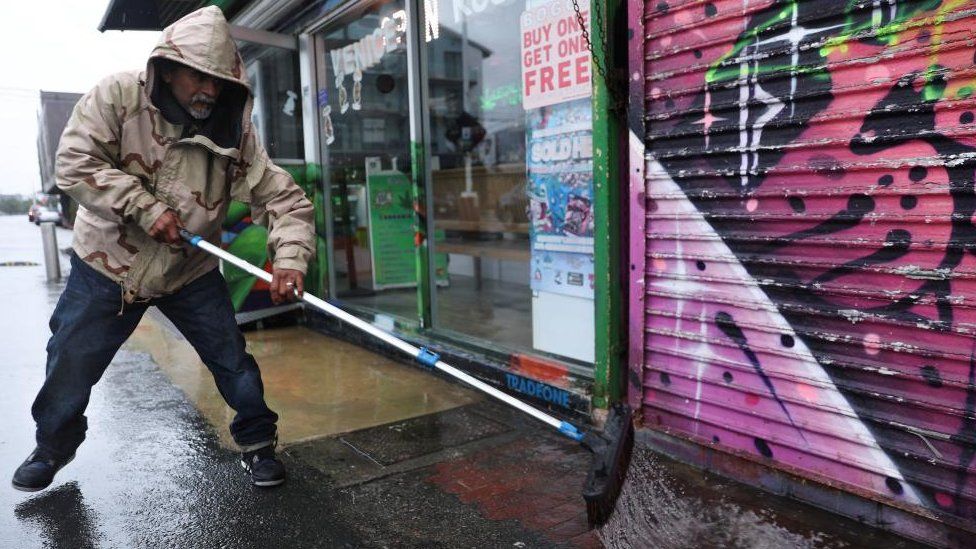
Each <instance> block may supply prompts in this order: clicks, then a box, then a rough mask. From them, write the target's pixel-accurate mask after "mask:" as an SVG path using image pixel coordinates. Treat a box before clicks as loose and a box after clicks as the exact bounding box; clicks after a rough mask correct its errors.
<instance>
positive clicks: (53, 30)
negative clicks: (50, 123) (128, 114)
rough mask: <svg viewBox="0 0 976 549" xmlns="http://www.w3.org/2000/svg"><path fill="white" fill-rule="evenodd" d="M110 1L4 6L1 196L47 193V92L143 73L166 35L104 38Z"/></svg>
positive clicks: (46, 0)
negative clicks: (43, 171)
mask: <svg viewBox="0 0 976 549" xmlns="http://www.w3.org/2000/svg"><path fill="white" fill-rule="evenodd" d="M108 3H109V0H32V1H30V2H20V1H18V2H11V1H9V0H3V1H2V2H0V194H31V193H33V192H35V191H39V190H40V188H41V180H40V176H39V175H38V167H37V145H36V141H37V110H38V104H39V101H38V93H39V90H42V89H43V90H45V91H60V92H79V93H84V92H86V91H88V90H89V89H91V87H92V86H94V85H95V83H97V82H98V81H99V80H100V79H101V78H102V77H103V76H106V75H108V74H111V73H113V72H117V71H121V70H129V69H140V68H143V67H144V66H145V64H146V59H147V58H148V56H149V52H150V51H151V50H152V48H153V46H154V45H155V44H156V40H157V38H158V37H159V33H158V32H119V31H108V32H105V33H100V32H98V29H97V27H98V24H99V23H100V22H101V20H102V15H103V14H104V13H105V8H106V7H107V6H108Z"/></svg>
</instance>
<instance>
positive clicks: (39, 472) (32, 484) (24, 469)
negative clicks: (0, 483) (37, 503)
mask: <svg viewBox="0 0 976 549" xmlns="http://www.w3.org/2000/svg"><path fill="white" fill-rule="evenodd" d="M73 459H75V455H74V454H71V455H70V456H68V457H66V458H64V459H58V458H55V457H53V456H50V455H48V454H47V453H46V452H44V451H43V450H41V449H40V448H35V449H34V451H33V452H31V455H29V456H27V459H26V460H25V461H24V462H23V463H21V464H20V467H18V468H17V470H16V471H15V472H14V478H13V480H12V481H11V484H13V487H14V488H16V489H17V490H20V491H22V492H36V491H38V490H43V489H45V488H47V487H48V486H50V485H51V482H53V481H54V475H55V474H56V473H57V472H58V471H60V470H61V468H62V467H64V466H65V465H67V464H69V463H71V460H73Z"/></svg>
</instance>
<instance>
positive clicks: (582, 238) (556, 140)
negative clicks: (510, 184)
mask: <svg viewBox="0 0 976 549" xmlns="http://www.w3.org/2000/svg"><path fill="white" fill-rule="evenodd" d="M526 122H527V125H526V141H527V149H528V150H527V151H526V152H527V156H528V158H527V169H528V174H527V175H528V189H527V190H528V194H529V217H530V219H529V222H530V225H529V238H530V242H531V249H532V265H531V268H532V280H531V287H532V289H533V290H537V291H547V292H552V293H558V294H565V295H574V296H577V297H585V298H590V299H592V297H593V226H594V220H593V130H592V128H593V120H592V111H591V107H590V102H589V101H587V100H586V99H582V100H577V101H571V102H569V103H561V104H558V105H553V106H551V107H544V108H541V109H535V110H533V111H530V112H529V113H528V114H527V118H526Z"/></svg>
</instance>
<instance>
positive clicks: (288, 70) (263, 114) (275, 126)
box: [241, 44, 305, 161]
mask: <svg viewBox="0 0 976 549" xmlns="http://www.w3.org/2000/svg"><path fill="white" fill-rule="evenodd" d="M241 56H242V57H243V59H244V64H245V70H246V71H247V77H248V80H249V81H250V82H251V88H252V89H253V91H254V108H253V109H252V111H251V122H253V123H254V127H255V128H256V129H257V132H258V136H259V137H260V139H261V143H262V144H263V145H264V147H265V149H267V151H268V155H270V156H271V158H274V159H277V160H284V161H287V160H301V159H303V158H304V157H305V149H304V143H303V137H302V102H301V97H300V95H299V94H300V92H301V85H300V80H299V74H298V55H297V54H296V52H294V51H291V50H285V49H281V48H274V47H270V46H261V45H256V44H244V45H242V46H241Z"/></svg>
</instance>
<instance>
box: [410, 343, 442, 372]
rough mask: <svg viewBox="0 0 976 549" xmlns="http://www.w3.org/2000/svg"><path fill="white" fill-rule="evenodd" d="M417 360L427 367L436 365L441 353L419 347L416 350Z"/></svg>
mask: <svg viewBox="0 0 976 549" xmlns="http://www.w3.org/2000/svg"><path fill="white" fill-rule="evenodd" d="M416 358H417V362H419V363H421V364H423V365H424V366H427V367H428V368H433V367H434V366H436V365H437V361H438V360H440V359H441V355H439V354H437V353H435V352H433V351H431V350H429V349H428V348H427V347H421V348H420V350H419V351H417V357H416Z"/></svg>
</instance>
